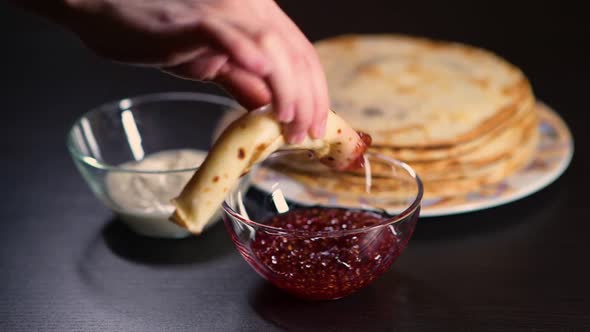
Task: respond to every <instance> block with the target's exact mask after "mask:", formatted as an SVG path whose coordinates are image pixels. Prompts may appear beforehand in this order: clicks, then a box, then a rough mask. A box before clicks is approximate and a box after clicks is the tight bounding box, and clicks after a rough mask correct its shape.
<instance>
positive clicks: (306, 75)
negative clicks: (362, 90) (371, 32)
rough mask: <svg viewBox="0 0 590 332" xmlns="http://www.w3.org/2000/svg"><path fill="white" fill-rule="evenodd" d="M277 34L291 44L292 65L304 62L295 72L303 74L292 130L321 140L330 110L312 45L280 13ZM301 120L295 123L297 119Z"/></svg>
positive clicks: (324, 84) (319, 64) (323, 81)
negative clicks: (280, 20)
mask: <svg viewBox="0 0 590 332" xmlns="http://www.w3.org/2000/svg"><path fill="white" fill-rule="evenodd" d="M279 17H281V18H282V21H283V22H282V24H281V25H280V27H281V28H280V30H279V31H280V33H281V35H282V36H283V39H285V40H287V41H288V42H289V44H290V49H291V52H292V53H294V54H295V55H293V56H292V58H293V59H294V60H293V61H292V62H293V63H295V64H297V63H303V66H302V68H299V69H298V70H297V72H298V73H300V74H301V75H302V77H301V79H300V84H299V87H298V88H299V91H300V92H299V93H298V98H297V104H298V105H306V106H304V107H298V109H297V115H296V120H295V121H294V123H293V124H292V125H291V126H292V127H294V129H293V130H294V131H296V132H299V131H306V132H307V131H308V132H309V134H310V135H311V136H312V137H313V138H322V137H323V136H324V134H325V128H326V119H327V115H328V111H329V98H328V88H327V83H326V78H325V75H324V72H323V69H322V66H321V63H320V61H319V58H318V55H317V53H316V51H315V48H314V47H313V45H312V44H311V43H310V42H309V41H308V40H307V38H306V37H305V35H304V34H303V32H301V30H299V28H297V26H296V25H295V23H293V22H292V21H291V20H290V19H289V17H288V16H287V15H286V14H284V13H283V12H281V13H280V14H279ZM298 118H299V119H301V120H300V121H298V120H297V119H298Z"/></svg>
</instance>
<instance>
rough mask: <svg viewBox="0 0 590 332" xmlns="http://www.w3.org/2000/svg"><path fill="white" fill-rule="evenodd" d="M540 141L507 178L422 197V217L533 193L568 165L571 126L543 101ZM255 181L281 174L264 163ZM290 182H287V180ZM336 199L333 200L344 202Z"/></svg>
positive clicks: (308, 201) (297, 194) (297, 190)
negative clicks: (450, 193)
mask: <svg viewBox="0 0 590 332" xmlns="http://www.w3.org/2000/svg"><path fill="white" fill-rule="evenodd" d="M537 108H538V109H539V117H540V121H539V128H538V130H539V133H540V142H539V146H538V148H537V152H536V154H535V156H534V159H533V160H532V161H531V162H530V163H529V165H528V166H527V167H525V168H523V169H522V170H520V171H519V172H517V173H515V174H513V175H512V176H510V177H508V178H506V179H505V180H504V181H502V182H500V183H497V184H494V185H489V186H486V187H482V188H481V189H480V190H478V191H474V192H471V193H469V194H466V195H462V196H456V197H452V198H448V197H440V198H436V197H434V198H429V199H425V200H423V201H422V210H421V213H420V216H421V217H438V216H445V215H452V214H458V213H465V212H471V211H477V210H483V209H487V208H491V207H495V206H499V205H503V204H507V203H510V202H514V201H516V200H519V199H521V198H524V197H526V196H529V195H531V194H533V193H535V192H537V191H539V190H541V189H543V188H545V187H546V186H548V185H549V184H551V183H552V182H554V181H555V180H556V179H558V178H559V176H561V174H563V172H564V171H565V170H566V169H567V167H568V166H569V164H570V161H571V159H572V156H573V153H574V142H573V139H572V135H571V133H570V130H569V128H568V127H567V125H566V124H565V122H564V121H563V120H562V119H561V118H560V117H559V115H558V114H557V113H556V112H555V111H553V110H552V109H550V108H549V107H548V106H547V105H545V104H541V103H539V105H538V107H537ZM252 179H253V185H254V186H255V187H257V188H258V189H259V190H262V191H265V192H271V191H272V186H273V185H274V184H275V183H276V181H277V174H276V172H274V171H270V170H269V169H267V168H264V167H261V168H259V169H258V170H257V171H256V172H254V174H253V176H252ZM285 182H287V183H285ZM291 182H292V183H291ZM281 186H283V187H285V186H288V187H289V190H288V191H287V192H288V195H287V194H285V198H287V199H289V200H292V201H294V202H297V203H300V204H304V205H315V204H318V205H321V203H322V202H319V201H314V195H310V194H307V191H308V190H307V189H306V187H305V186H303V185H302V184H299V183H298V182H296V181H294V180H292V179H290V178H287V177H285V176H281ZM335 200H336V199H333V200H332V202H331V203H335V204H334V205H341V204H338V202H335Z"/></svg>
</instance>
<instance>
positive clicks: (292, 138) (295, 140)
mask: <svg viewBox="0 0 590 332" xmlns="http://www.w3.org/2000/svg"><path fill="white" fill-rule="evenodd" d="M304 139H305V133H299V134H295V135H293V134H291V135H289V137H288V139H287V140H288V142H289V144H299V143H301V142H303V140H304Z"/></svg>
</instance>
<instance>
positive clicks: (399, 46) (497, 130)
mask: <svg viewBox="0 0 590 332" xmlns="http://www.w3.org/2000/svg"><path fill="white" fill-rule="evenodd" d="M316 47H317V50H318V52H319V55H320V59H321V61H322V64H323V66H324V69H325V71H326V76H327V78H328V85H329V90H330V96H331V99H332V108H333V110H334V111H336V112H337V113H338V114H339V115H341V116H342V117H343V118H344V119H345V120H347V121H349V123H351V125H352V126H353V127H355V129H357V130H359V131H362V132H365V133H367V134H370V135H371V137H372V139H373V144H372V147H371V148H370V149H371V151H373V152H377V153H380V154H382V155H385V156H389V157H393V158H395V159H399V160H402V161H404V162H406V163H408V164H409V165H410V166H411V167H413V168H414V170H415V171H416V172H417V173H418V175H419V176H420V178H421V179H422V181H423V183H424V187H425V195H426V197H450V196H455V195H464V194H466V193H469V192H473V191H476V190H478V189H480V188H482V187H484V186H485V185H488V184H493V183H497V182H499V181H501V180H502V179H504V178H506V177H507V176H509V175H511V174H513V173H514V172H516V171H518V170H519V169H521V168H522V167H524V166H526V164H528V163H529V161H530V160H531V158H532V156H533V154H534V152H535V150H536V146H537V142H538V131H537V126H538V118H537V111H536V107H537V106H536V104H535V97H534V95H533V92H532V89H531V85H530V83H529V81H528V80H527V78H526V77H525V75H524V74H523V73H522V72H521V71H520V70H519V69H518V68H516V67H515V66H513V65H511V64H510V63H508V62H507V61H505V60H503V59H502V58H500V57H498V56H496V55H494V54H492V53H490V52H487V51H485V50H482V49H478V48H475V47H471V46H468V45H463V44H458V43H449V42H442V41H432V40H427V39H422V38H414V37H407V36H397V35H360V36H357V35H346V36H340V37H336V38H331V39H328V40H323V41H320V42H318V43H317V44H316ZM294 158H296V159H297V158H299V157H293V156H291V157H288V159H285V160H284V161H285V162H283V163H280V169H281V172H285V173H287V174H288V175H290V176H293V177H295V178H297V179H298V180H300V181H302V182H304V183H307V184H309V185H314V186H321V187H322V188H323V189H326V190H329V189H334V190H339V191H342V190H346V191H348V192H351V191H353V192H354V191H357V190H365V178H364V172H363V171H361V172H349V173H340V174H335V173H334V172H331V171H329V170H327V169H325V168H324V167H322V166H321V165H319V163H317V162H315V161H312V160H306V159H305V158H299V159H298V160H296V162H294V160H293V159H294ZM387 172H388V170H387V169H379V167H376V168H375V167H374V169H373V170H372V174H373V189H374V190H376V191H377V193H378V192H381V193H387V192H388V191H390V190H389V189H391V188H394V187H395V180H394V179H392V178H391V175H390V174H389V173H387ZM392 190H393V189H392Z"/></svg>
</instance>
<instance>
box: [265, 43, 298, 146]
mask: <svg viewBox="0 0 590 332" xmlns="http://www.w3.org/2000/svg"><path fill="white" fill-rule="evenodd" d="M260 45H261V48H262V49H263V51H264V52H265V54H267V56H268V58H269V60H270V61H271V63H272V71H271V73H270V74H269V75H268V77H267V78H266V81H267V84H268V86H269V88H270V90H271V92H272V94H273V96H272V97H273V107H274V109H275V112H276V114H277V119H278V120H279V121H280V122H283V123H290V122H291V121H293V119H294V118H295V99H296V98H297V82H296V81H295V80H294V72H293V69H294V68H293V67H292V66H291V63H290V62H289V54H288V53H287V48H286V45H285V44H284V42H283V41H282V40H281V39H280V38H279V36H278V35H276V34H274V33H267V34H264V35H262V36H261V39H260ZM290 138H292V137H290Z"/></svg>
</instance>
